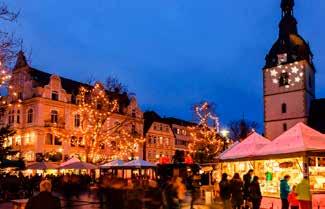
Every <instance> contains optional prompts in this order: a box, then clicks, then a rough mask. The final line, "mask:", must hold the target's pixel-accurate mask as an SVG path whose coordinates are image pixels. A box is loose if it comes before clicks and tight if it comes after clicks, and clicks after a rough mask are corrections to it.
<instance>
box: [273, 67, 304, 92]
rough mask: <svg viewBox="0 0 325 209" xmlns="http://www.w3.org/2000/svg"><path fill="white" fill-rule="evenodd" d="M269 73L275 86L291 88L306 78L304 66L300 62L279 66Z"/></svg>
mask: <svg viewBox="0 0 325 209" xmlns="http://www.w3.org/2000/svg"><path fill="white" fill-rule="evenodd" d="M267 73H270V76H271V78H272V83H273V84H274V85H278V86H280V87H285V88H290V87H293V86H295V85H296V84H298V83H300V82H302V80H303V76H304V65H303V64H301V63H299V62H295V63H290V64H287V65H279V66H277V67H274V68H271V69H268V71H267Z"/></svg>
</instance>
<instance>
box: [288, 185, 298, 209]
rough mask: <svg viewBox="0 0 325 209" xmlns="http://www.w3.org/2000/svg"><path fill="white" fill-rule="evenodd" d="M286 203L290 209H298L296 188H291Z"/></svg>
mask: <svg viewBox="0 0 325 209" xmlns="http://www.w3.org/2000/svg"><path fill="white" fill-rule="evenodd" d="M288 201H289V204H290V206H291V209H299V201H298V199H297V193H296V186H293V187H292V190H291V192H290V193H289V196H288Z"/></svg>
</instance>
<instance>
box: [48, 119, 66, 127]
mask: <svg viewBox="0 0 325 209" xmlns="http://www.w3.org/2000/svg"><path fill="white" fill-rule="evenodd" d="M44 127H53V128H65V122H64V121H63V120H58V122H57V123H53V122H52V121H51V120H45V121H44Z"/></svg>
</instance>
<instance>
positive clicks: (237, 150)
mask: <svg viewBox="0 0 325 209" xmlns="http://www.w3.org/2000/svg"><path fill="white" fill-rule="evenodd" d="M269 143H270V141H269V140H268V139H266V138H265V137H263V136H261V135H259V134H258V133H256V132H253V133H251V134H250V135H249V136H248V137H247V138H246V139H244V140H243V141H242V142H240V143H238V144H235V145H233V146H231V147H230V148H229V149H227V150H226V151H224V152H223V153H222V154H221V155H220V160H235V159H240V158H249V157H253V156H255V155H256V153H257V152H258V151H259V150H260V149H261V148H262V147H264V146H266V145H267V144H269Z"/></svg>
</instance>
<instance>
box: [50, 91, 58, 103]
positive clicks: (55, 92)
mask: <svg viewBox="0 0 325 209" xmlns="http://www.w3.org/2000/svg"><path fill="white" fill-rule="evenodd" d="M51 98H52V100H55V101H58V100H59V93H58V92H57V91H52V97H51Z"/></svg>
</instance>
